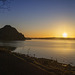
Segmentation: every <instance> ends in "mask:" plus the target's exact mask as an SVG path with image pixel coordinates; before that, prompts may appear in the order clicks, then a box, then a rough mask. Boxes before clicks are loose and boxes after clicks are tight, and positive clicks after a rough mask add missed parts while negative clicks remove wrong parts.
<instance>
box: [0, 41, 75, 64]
mask: <svg viewBox="0 0 75 75" xmlns="http://www.w3.org/2000/svg"><path fill="white" fill-rule="evenodd" d="M0 46H12V47H16V49H15V50H14V52H18V53H22V54H28V55H30V56H34V54H35V56H36V57H39V58H48V59H54V60H58V61H59V62H62V63H68V64H72V65H75V40H27V41H11V42H0Z"/></svg>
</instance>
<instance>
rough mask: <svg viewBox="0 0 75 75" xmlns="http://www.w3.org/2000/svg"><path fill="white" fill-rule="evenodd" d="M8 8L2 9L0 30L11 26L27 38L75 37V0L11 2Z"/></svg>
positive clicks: (0, 10)
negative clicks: (64, 34) (65, 34)
mask: <svg viewBox="0 0 75 75" xmlns="http://www.w3.org/2000/svg"><path fill="white" fill-rule="evenodd" d="M8 1H10V0H8ZM1 4H2V2H0V5H1ZM7 6H10V10H7V9H1V8H0V28H2V27H3V26H5V25H11V26H13V27H15V28H16V29H17V30H18V31H19V32H21V33H23V34H24V35H25V37H62V34H63V33H67V35H68V37H75V33H74V32H75V0H11V1H10V3H6V4H5V6H4V7H7Z"/></svg>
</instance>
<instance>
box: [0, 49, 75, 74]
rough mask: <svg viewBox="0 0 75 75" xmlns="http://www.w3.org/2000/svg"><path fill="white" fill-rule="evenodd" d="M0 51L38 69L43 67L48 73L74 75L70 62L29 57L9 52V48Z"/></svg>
mask: <svg viewBox="0 0 75 75" xmlns="http://www.w3.org/2000/svg"><path fill="white" fill-rule="evenodd" d="M11 49H12V48H11ZM0 53H6V54H11V55H13V56H15V57H16V58H18V59H21V60H23V61H26V62H27V63H29V64H31V65H35V66H36V67H38V68H39V69H43V70H44V71H47V72H49V73H54V74H55V75H75V66H72V65H70V64H63V63H59V62H58V61H56V60H52V59H46V58H37V57H31V56H29V55H25V54H20V53H15V52H11V51H10V48H8V49H3V50H2V49H0ZM13 61H14V59H13ZM54 74H53V75H54Z"/></svg>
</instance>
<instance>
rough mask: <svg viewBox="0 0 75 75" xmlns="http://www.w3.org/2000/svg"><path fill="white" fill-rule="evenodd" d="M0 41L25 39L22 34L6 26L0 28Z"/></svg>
mask: <svg viewBox="0 0 75 75" xmlns="http://www.w3.org/2000/svg"><path fill="white" fill-rule="evenodd" d="M0 40H4V41H5V40H6V41H11V40H25V37H24V35H23V34H22V33H19V32H18V31H17V30H16V29H15V28H14V27H11V26H10V25H6V26H4V27H3V28H0Z"/></svg>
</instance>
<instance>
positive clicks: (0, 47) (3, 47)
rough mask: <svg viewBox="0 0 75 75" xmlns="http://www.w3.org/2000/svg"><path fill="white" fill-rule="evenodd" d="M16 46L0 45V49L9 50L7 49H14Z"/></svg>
mask: <svg viewBox="0 0 75 75" xmlns="http://www.w3.org/2000/svg"><path fill="white" fill-rule="evenodd" d="M15 49H16V47H11V46H0V50H9V51H13V50H15Z"/></svg>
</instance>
